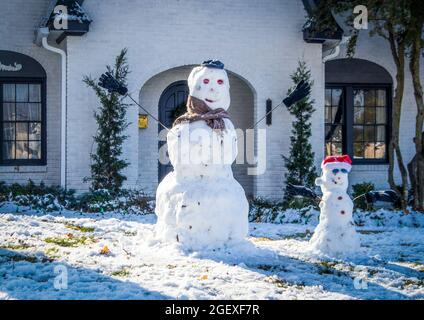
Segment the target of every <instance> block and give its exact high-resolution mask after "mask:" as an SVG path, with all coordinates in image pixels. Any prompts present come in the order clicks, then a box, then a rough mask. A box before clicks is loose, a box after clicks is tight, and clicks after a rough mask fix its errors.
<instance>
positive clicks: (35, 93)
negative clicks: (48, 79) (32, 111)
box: [29, 84, 41, 102]
mask: <svg viewBox="0 0 424 320" xmlns="http://www.w3.org/2000/svg"><path fill="white" fill-rule="evenodd" d="M29 102H41V85H39V84H30V85H29Z"/></svg>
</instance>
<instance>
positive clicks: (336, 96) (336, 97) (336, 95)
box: [331, 89, 343, 107]
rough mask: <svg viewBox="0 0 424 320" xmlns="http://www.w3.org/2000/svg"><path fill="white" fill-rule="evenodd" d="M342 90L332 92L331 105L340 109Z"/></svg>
mask: <svg viewBox="0 0 424 320" xmlns="http://www.w3.org/2000/svg"><path fill="white" fill-rule="evenodd" d="M342 92H343V91H342V89H332V92H331V105H332V106H333V107H338V106H339V105H340V102H341V101H340V99H341V98H342Z"/></svg>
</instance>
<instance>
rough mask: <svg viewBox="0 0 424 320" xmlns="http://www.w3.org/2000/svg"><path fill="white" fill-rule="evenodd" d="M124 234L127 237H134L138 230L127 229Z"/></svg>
mask: <svg viewBox="0 0 424 320" xmlns="http://www.w3.org/2000/svg"><path fill="white" fill-rule="evenodd" d="M124 235H125V236H127V237H134V236H136V235H137V231H125V232H124Z"/></svg>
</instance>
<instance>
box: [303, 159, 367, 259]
mask: <svg viewBox="0 0 424 320" xmlns="http://www.w3.org/2000/svg"><path fill="white" fill-rule="evenodd" d="M351 167H352V161H351V159H350V157H349V156H347V155H344V156H328V157H326V158H325V159H324V161H323V162H322V164H321V168H322V176H321V177H319V178H317V179H316V181H315V184H316V185H317V186H320V187H321V190H322V193H323V197H322V200H321V202H320V205H319V206H320V218H319V220H320V221H319V224H318V226H317V227H316V229H315V232H314V235H313V236H312V238H311V240H310V247H311V249H312V250H314V251H318V252H320V253H323V254H326V255H330V256H337V255H345V254H350V253H355V252H357V251H358V250H359V249H360V242H359V236H358V234H357V233H356V230H355V224H354V222H353V217H352V212H353V202H352V200H351V199H350V197H349V195H348V194H347V188H348V185H349V183H348V173H349V172H350V170H351Z"/></svg>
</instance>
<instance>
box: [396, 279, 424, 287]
mask: <svg viewBox="0 0 424 320" xmlns="http://www.w3.org/2000/svg"><path fill="white" fill-rule="evenodd" d="M400 286H401V288H402V289H405V288H406V287H410V286H417V287H420V288H422V287H424V280H419V279H405V280H403V281H402V284H401V285H400Z"/></svg>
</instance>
